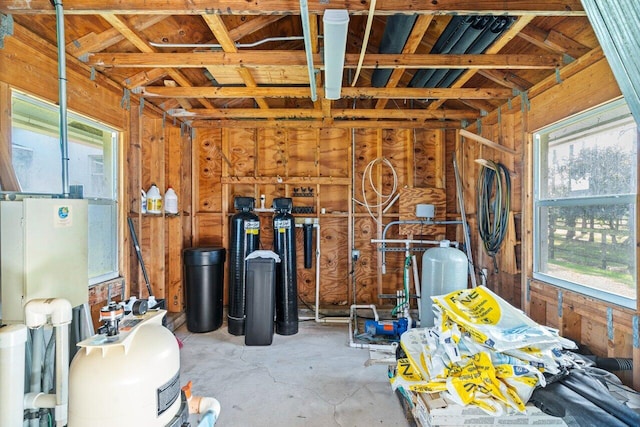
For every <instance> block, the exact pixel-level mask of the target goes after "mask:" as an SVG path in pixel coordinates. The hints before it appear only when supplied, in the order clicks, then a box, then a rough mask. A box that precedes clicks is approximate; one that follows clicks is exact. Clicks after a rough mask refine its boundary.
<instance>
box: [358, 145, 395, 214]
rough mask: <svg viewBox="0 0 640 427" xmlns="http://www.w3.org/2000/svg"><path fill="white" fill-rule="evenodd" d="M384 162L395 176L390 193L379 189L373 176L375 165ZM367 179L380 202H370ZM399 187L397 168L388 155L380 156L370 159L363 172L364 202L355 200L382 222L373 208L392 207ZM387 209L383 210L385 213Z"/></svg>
mask: <svg viewBox="0 0 640 427" xmlns="http://www.w3.org/2000/svg"><path fill="white" fill-rule="evenodd" d="M379 163H380V164H382V165H385V166H387V167H388V168H389V169H390V170H391V176H392V177H393V181H392V185H391V191H389V193H388V194H385V193H383V190H382V189H378V187H377V186H376V182H375V180H374V176H373V167H374V166H375V165H377V164H379ZM367 181H369V186H370V187H371V189H370V190H371V191H373V193H374V194H375V195H376V197H377V198H378V199H379V200H380V202H379V203H374V204H372V203H369V201H368V199H367ZM397 189H398V174H397V172H396V169H395V168H394V167H393V164H392V163H391V161H389V159H387V158H386V157H378V158H377V159H373V160H372V161H370V162H369V163H368V164H367V166H366V167H365V168H364V171H363V172H362V187H361V190H362V200H363V201H362V202H361V201H359V200H357V199H356V198H355V197H354V198H353V201H354V202H355V203H357V204H359V205H360V206H364V207H365V208H367V212H368V213H369V216H370V217H371V218H372V219H373V220H374V221H375V222H376V223H378V224H382V221H381V220H380V219H378V218H376V216H375V215H374V213H373V210H374V209H375V208H379V207H381V208H384V209H385V210H386V209H388V208H390V207H391V206H392V205H393V204H394V203H395V201H396V200H397V198H398V196H399V194H396V191H397ZM384 212H385V211H384V210H383V213H384Z"/></svg>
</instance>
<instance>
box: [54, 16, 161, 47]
mask: <svg viewBox="0 0 640 427" xmlns="http://www.w3.org/2000/svg"><path fill="white" fill-rule="evenodd" d="M167 18H168V16H162V15H159V16H158V15H156V16H145V17H140V19H138V20H137V22H135V23H133V25H132V27H133V28H134V29H135V30H136V31H143V30H145V29H147V28H149V27H151V26H153V25H155V24H157V23H158V22H160V21H163V20H165V19H167ZM122 40H124V35H123V34H122V33H121V32H120V31H118V30H117V29H116V28H109V29H108V30H105V31H103V32H101V33H100V34H96V33H89V34H87V35H86V36H84V37H80V38H79V39H76V40H74V41H72V42H71V43H68V44H67V46H66V51H67V53H68V54H69V55H73V56H75V57H79V56H81V55H84V54H85V53H89V52H100V51H102V50H104V49H106V48H108V47H110V46H113V45H114V44H116V43H118V42H120V41H122Z"/></svg>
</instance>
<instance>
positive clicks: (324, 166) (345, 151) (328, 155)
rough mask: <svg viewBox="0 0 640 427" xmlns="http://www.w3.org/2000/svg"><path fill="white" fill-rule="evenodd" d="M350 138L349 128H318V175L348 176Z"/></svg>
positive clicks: (350, 131) (349, 168)
mask: <svg viewBox="0 0 640 427" xmlns="http://www.w3.org/2000/svg"><path fill="white" fill-rule="evenodd" d="M354 133H355V132H354ZM351 138H352V130H351V129H341V128H322V129H320V148H319V154H318V161H319V176H323V177H341V178H347V177H349V176H350V174H349V171H350V170H351V156H350V153H351Z"/></svg>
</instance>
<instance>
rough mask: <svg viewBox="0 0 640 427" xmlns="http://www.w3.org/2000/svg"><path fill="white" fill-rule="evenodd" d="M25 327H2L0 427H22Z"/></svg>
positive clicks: (0, 337) (0, 333)
mask: <svg viewBox="0 0 640 427" xmlns="http://www.w3.org/2000/svg"><path fill="white" fill-rule="evenodd" d="M26 342H27V328H26V327H25V325H20V324H16V325H8V326H2V327H0V426H3V427H22V425H23V423H22V420H23V418H24V414H23V412H24V408H23V404H22V397H23V395H24V369H25V363H24V356H25V343H26Z"/></svg>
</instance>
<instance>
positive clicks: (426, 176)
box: [409, 129, 446, 188]
mask: <svg viewBox="0 0 640 427" xmlns="http://www.w3.org/2000/svg"><path fill="white" fill-rule="evenodd" d="M409 131H410V132H412V133H413V140H414V142H413V146H414V150H413V179H414V184H413V186H414V187H418V188H425V187H435V188H444V182H445V172H444V171H445V170H444V169H443V168H445V164H444V163H443V160H444V159H443V157H444V153H445V152H446V147H445V140H444V138H445V132H444V131H442V130H439V129H434V130H431V129H412V130H409Z"/></svg>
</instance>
